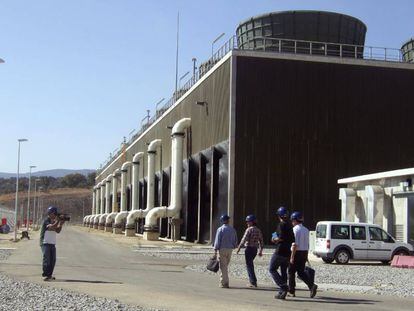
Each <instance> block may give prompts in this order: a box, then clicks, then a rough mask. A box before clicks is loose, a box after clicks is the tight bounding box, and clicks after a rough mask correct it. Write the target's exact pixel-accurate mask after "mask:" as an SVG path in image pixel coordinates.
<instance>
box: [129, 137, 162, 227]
mask: <svg viewBox="0 0 414 311" xmlns="http://www.w3.org/2000/svg"><path fill="white" fill-rule="evenodd" d="M161 143H162V141H161V139H155V140H153V141H152V142H151V143H150V144H149V145H148V152H147V153H148V177H147V206H146V208H145V209H143V210H142V209H138V208H137V209H135V210H133V211H131V212H130V213H129V214H128V217H127V221H126V225H125V228H126V229H129V230H131V229H135V222H136V221H137V220H138V219H139V218H145V216H146V215H147V214H148V212H149V211H150V210H151V209H153V208H154V193H155V155H156V151H157V148H158V147H160V146H161ZM137 190H138V189H137ZM127 233H128V230H127V231H126V232H125V234H126V235H127ZM129 234H130V232H129Z"/></svg>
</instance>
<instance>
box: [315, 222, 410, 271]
mask: <svg viewBox="0 0 414 311" xmlns="http://www.w3.org/2000/svg"><path fill="white" fill-rule="evenodd" d="M413 250H414V249H413V246H412V245H410V244H407V243H403V242H398V241H395V239H394V238H393V237H392V236H391V235H390V234H388V233H387V232H385V231H384V230H382V228H381V227H380V226H378V225H373V224H366V223H355V222H340V221H320V222H318V223H317V225H316V240H315V250H314V252H313V254H314V255H316V256H317V257H321V258H322V260H323V261H324V262H326V263H332V262H333V261H334V260H335V261H336V262H337V263H339V264H346V263H348V261H349V260H350V259H355V260H379V261H381V262H383V263H384V264H385V263H389V262H390V260H392V258H393V257H394V256H395V255H410V254H412V253H413Z"/></svg>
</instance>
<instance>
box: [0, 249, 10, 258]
mask: <svg viewBox="0 0 414 311" xmlns="http://www.w3.org/2000/svg"><path fill="white" fill-rule="evenodd" d="M10 254H11V251H10V250H8V249H0V260H6V259H7V258H9V256H10Z"/></svg>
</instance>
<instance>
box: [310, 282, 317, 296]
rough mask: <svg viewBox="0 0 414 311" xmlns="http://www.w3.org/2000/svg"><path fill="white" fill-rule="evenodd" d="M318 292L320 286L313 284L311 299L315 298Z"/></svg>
mask: <svg viewBox="0 0 414 311" xmlns="http://www.w3.org/2000/svg"><path fill="white" fill-rule="evenodd" d="M317 292H318V285H316V284H313V285H312V287H311V289H310V298H313V297H315V296H316V293H317Z"/></svg>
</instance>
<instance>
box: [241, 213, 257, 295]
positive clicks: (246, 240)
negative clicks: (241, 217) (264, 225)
mask: <svg viewBox="0 0 414 311" xmlns="http://www.w3.org/2000/svg"><path fill="white" fill-rule="evenodd" d="M246 224H247V229H246V231H245V232H244V235H243V238H242V239H241V241H240V244H239V247H238V248H237V254H238V253H239V251H240V248H241V247H242V246H245V247H246V249H245V250H244V258H245V260H246V268H247V274H248V276H249V282H250V283H249V284H248V285H247V286H248V287H257V278H256V273H255V272H254V259H255V258H256V255H257V248H259V257H261V256H262V254H263V235H262V231H260V229H259V228H257V226H256V216H254V215H249V216H247V217H246Z"/></svg>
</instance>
